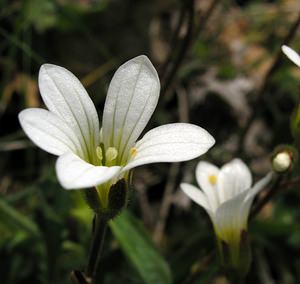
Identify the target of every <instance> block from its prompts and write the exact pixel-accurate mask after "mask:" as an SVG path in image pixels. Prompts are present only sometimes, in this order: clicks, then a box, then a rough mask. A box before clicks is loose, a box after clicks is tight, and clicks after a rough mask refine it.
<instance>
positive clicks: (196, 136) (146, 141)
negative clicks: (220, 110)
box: [124, 123, 215, 171]
mask: <svg viewBox="0 0 300 284" xmlns="http://www.w3.org/2000/svg"><path fill="white" fill-rule="evenodd" d="M214 143H215V140H214V138H213V137H212V136H211V135H210V134H209V133H208V132H207V131H206V130H205V129H203V128H201V127H199V126H196V125H193V124H188V123H173V124H166V125H162V126H159V127H156V128H154V129H152V130H150V131H149V132H147V133H146V134H145V135H144V137H143V138H142V139H141V140H139V141H138V142H137V143H136V145H135V150H136V151H135V156H134V157H133V158H132V159H131V161H130V162H129V163H128V164H127V165H126V166H125V167H124V171H127V170H130V169H132V168H134V167H137V166H140V165H144V164H149V163H155V162H181V161H187V160H191V159H194V158H196V157H199V156H200V155H202V154H204V153H206V152H207V150H208V149H209V148H210V147H212V146H213V144H214Z"/></svg>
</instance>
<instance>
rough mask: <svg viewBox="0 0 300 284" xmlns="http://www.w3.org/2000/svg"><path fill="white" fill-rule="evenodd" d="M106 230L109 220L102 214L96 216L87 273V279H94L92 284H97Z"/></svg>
mask: <svg viewBox="0 0 300 284" xmlns="http://www.w3.org/2000/svg"><path fill="white" fill-rule="evenodd" d="M106 228H107V219H106V218H103V217H102V216H100V214H95V217H94V224H93V237H92V242H91V247H90V253H89V257H88V264H87V268H86V271H85V275H86V277H88V278H90V279H92V283H95V278H96V274H97V271H99V268H100V259H101V253H102V247H103V243H104V239H105V233H106Z"/></svg>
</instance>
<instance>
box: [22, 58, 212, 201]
mask: <svg viewBox="0 0 300 284" xmlns="http://www.w3.org/2000/svg"><path fill="white" fill-rule="evenodd" d="M39 88H40V92H41V96H42V98H43V101H44V103H45V105H46V106H47V108H48V110H45V109H33V108H32V109H26V110H23V111H22V112H21V113H20V114H19V120H20V123H21V126H22V128H23V130H24V131H25V133H26V134H27V135H28V136H29V138H30V139H31V140H32V141H33V142H34V143H35V144H36V145H37V146H39V147H40V148H42V149H43V150H45V151H47V152H49V153H51V154H54V155H57V156H59V158H58V160H57V163H56V172H57V176H58V180H59V182H60V183H61V185H62V186H63V187H64V188H66V189H79V188H87V187H92V186H97V188H98V189H99V194H100V197H101V196H102V197H103V198H102V199H107V194H108V192H109V188H110V186H111V185H112V184H114V183H116V182H117V181H118V180H119V179H121V178H125V179H127V178H128V172H129V171H130V170H131V169H133V168H134V167H137V166H140V165H143V164H149V163H154V162H179V161H186V160H190V159H193V158H196V157H198V156H200V155H202V154H204V153H205V152H206V151H207V150H208V149H209V148H210V147H211V146H212V145H213V144H214V142H215V141H214V138H213V137H212V136H211V135H210V134H209V133H208V132H207V131H206V130H204V129H203V128H201V127H198V126H196V125H192V124H186V123H174V124H168V125H164V126H160V127H157V128H154V129H152V130H151V131H149V132H148V133H146V134H145V135H144V137H143V138H142V139H140V140H139V141H137V142H136V140H137V138H138V137H139V136H140V134H141V132H142V131H143V129H144V128H145V126H146V124H147V123H148V121H149V119H150V117H151V115H152V113H153V111H154V109H155V107H156V105H157V101H158V97H159V91H160V83H159V78H158V75H157V72H156V70H155V69H154V67H153V65H152V64H151V62H150V61H149V59H148V58H147V57H146V56H143V55H142V56H138V57H136V58H133V59H132V60H129V61H128V62H126V63H125V64H123V65H122V66H121V67H120V68H119V69H118V70H117V72H116V73H115V75H114V76H113V79H112V81H111V83H110V86H109V89H108V94H107V98H106V102H105V107H104V111H103V119H102V129H101V131H100V128H99V120H98V115H97V111H96V109H95V106H94V104H93V102H92V100H91V99H90V97H89V96H88V94H87V92H86V90H85V89H84V87H83V86H82V84H81V83H80V81H79V80H78V79H77V78H76V77H75V76H74V75H73V74H72V73H71V72H69V71H68V70H66V69H65V68H62V67H59V66H55V65H51V64H45V65H43V66H42V67H41V69H40V72H39Z"/></svg>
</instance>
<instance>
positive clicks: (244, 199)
mask: <svg viewBox="0 0 300 284" xmlns="http://www.w3.org/2000/svg"><path fill="white" fill-rule="evenodd" d="M271 177H272V175H271V173H269V174H267V175H266V176H265V177H264V178H263V179H261V180H260V181H258V182H257V183H256V184H255V185H254V186H252V177H251V173H250V171H249V169H248V167H247V166H246V165H245V164H244V163H243V162H242V161H241V160H240V159H234V160H232V161H231V162H229V163H227V164H225V165H224V166H223V167H222V168H221V169H219V168H217V167H216V166H214V165H212V164H210V163H208V162H199V164H198V166H197V169H196V179H197V182H198V184H199V185H200V188H201V189H202V190H200V189H198V188H197V187H195V186H193V185H191V184H186V183H182V184H181V189H182V190H183V191H184V192H185V193H186V194H187V195H188V196H189V197H190V198H191V199H192V200H193V201H195V202H196V203H198V204H199V205H200V206H202V207H203V208H204V209H205V210H206V211H207V213H208V215H209V216H210V218H211V221H212V223H213V226H214V230H215V232H216V235H217V237H218V240H219V241H223V242H225V243H227V244H228V245H234V244H239V242H240V237H241V233H242V232H243V231H247V221H248V216H249V212H250V207H251V205H252V202H253V199H254V197H255V195H256V194H257V193H258V192H259V191H260V190H261V189H263V188H264V187H265V186H266V184H267V183H268V182H269V181H270V180H271Z"/></svg>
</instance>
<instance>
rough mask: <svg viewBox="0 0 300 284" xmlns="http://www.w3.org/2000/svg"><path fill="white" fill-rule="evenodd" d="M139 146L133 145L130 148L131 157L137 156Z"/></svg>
mask: <svg viewBox="0 0 300 284" xmlns="http://www.w3.org/2000/svg"><path fill="white" fill-rule="evenodd" d="M137 152H138V151H137V148H135V147H132V148H131V149H130V156H131V157H133V158H134V157H135V156H136V154H137Z"/></svg>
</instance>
